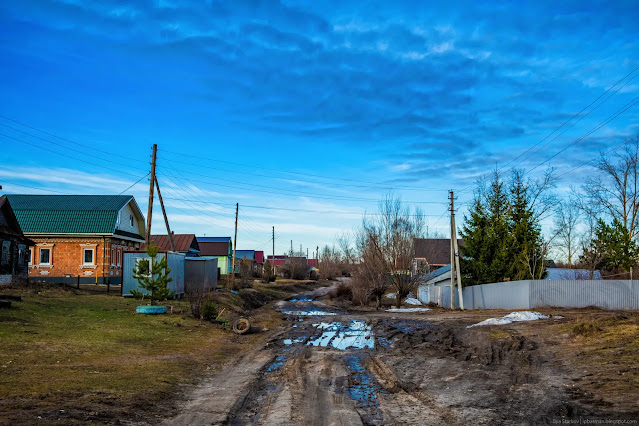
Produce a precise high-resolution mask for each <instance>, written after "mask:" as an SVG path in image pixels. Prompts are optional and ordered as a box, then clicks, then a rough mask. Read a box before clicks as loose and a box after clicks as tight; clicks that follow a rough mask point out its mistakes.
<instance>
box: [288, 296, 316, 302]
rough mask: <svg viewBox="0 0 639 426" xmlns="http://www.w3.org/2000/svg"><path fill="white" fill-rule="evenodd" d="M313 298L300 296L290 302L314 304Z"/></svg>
mask: <svg viewBox="0 0 639 426" xmlns="http://www.w3.org/2000/svg"><path fill="white" fill-rule="evenodd" d="M312 301H313V298H311V297H308V296H299V297H294V298H292V299H289V302H312Z"/></svg>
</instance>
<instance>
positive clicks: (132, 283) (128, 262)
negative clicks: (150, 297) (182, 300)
mask: <svg viewBox="0 0 639 426" xmlns="http://www.w3.org/2000/svg"><path fill="white" fill-rule="evenodd" d="M160 256H161V257H166V258H167V267H168V268H169V269H170V270H171V272H169V277H171V278H173V280H172V281H171V282H170V283H169V289H170V290H171V291H172V292H174V293H175V295H176V296H178V297H179V296H181V295H183V294H184V267H185V259H186V255H184V254H182V253H175V252H160V253H158V257H160ZM148 258H149V255H148V254H146V253H144V252H138V251H135V252H125V253H124V262H123V263H124V265H123V267H122V296H125V297H127V296H133V295H132V294H131V290H141V291H142V292H144V290H142V289H140V288H139V283H138V280H136V279H135V278H133V268H134V267H135V265H136V263H137V262H139V259H148Z"/></svg>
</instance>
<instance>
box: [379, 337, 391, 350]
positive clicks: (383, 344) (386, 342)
mask: <svg viewBox="0 0 639 426" xmlns="http://www.w3.org/2000/svg"><path fill="white" fill-rule="evenodd" d="M377 343H378V344H379V345H380V346H381V347H383V348H390V345H392V344H393V340H392V339H391V340H389V339H387V338H386V337H378V338H377Z"/></svg>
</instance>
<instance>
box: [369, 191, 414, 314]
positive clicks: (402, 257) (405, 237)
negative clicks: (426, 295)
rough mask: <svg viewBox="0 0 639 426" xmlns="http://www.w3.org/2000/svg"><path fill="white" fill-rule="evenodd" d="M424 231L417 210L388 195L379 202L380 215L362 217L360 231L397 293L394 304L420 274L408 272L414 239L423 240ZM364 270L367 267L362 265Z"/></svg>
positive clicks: (403, 295) (405, 294)
mask: <svg viewBox="0 0 639 426" xmlns="http://www.w3.org/2000/svg"><path fill="white" fill-rule="evenodd" d="M425 228H426V222H425V218H424V214H423V213H422V211H421V210H420V209H418V208H417V209H415V210H414V211H412V210H411V209H410V208H409V207H407V206H405V205H403V204H402V201H401V200H400V199H399V198H395V197H393V196H387V197H386V198H385V199H383V200H382V201H380V203H379V214H378V215H376V216H369V217H366V218H364V221H363V232H364V233H365V235H366V236H367V239H368V241H369V244H370V245H371V249H372V250H375V251H376V252H377V255H376V256H377V258H378V259H379V265H378V266H379V267H381V268H382V271H381V272H383V274H384V275H386V276H387V277H388V280H389V281H390V286H391V287H393V289H394V290H395V292H396V305H397V307H400V306H401V303H402V300H403V299H404V298H405V297H406V296H407V295H408V294H409V293H410V292H411V291H413V290H415V288H416V287H417V284H418V282H419V279H420V278H421V277H420V274H419V273H418V274H413V273H411V266H412V264H413V258H414V257H415V256H414V246H413V239H414V238H422V237H423V236H424V231H425ZM363 267H364V268H366V267H367V266H366V264H365V263H363Z"/></svg>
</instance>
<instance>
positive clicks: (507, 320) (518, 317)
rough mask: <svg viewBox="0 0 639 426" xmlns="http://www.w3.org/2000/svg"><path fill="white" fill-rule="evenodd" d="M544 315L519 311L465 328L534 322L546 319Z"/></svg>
mask: <svg viewBox="0 0 639 426" xmlns="http://www.w3.org/2000/svg"><path fill="white" fill-rule="evenodd" d="M547 318H548V317H547V316H546V315H542V314H540V313H539V312H531V311H521V312H511V313H509V314H508V315H506V316H504V317H501V318H488V319H487V320H484V321H482V322H478V323H477V324H473V325H469V326H468V327H466V328H470V327H475V326H478V325H504V324H511V323H513V322H519V321H536V320H539V319H547Z"/></svg>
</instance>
